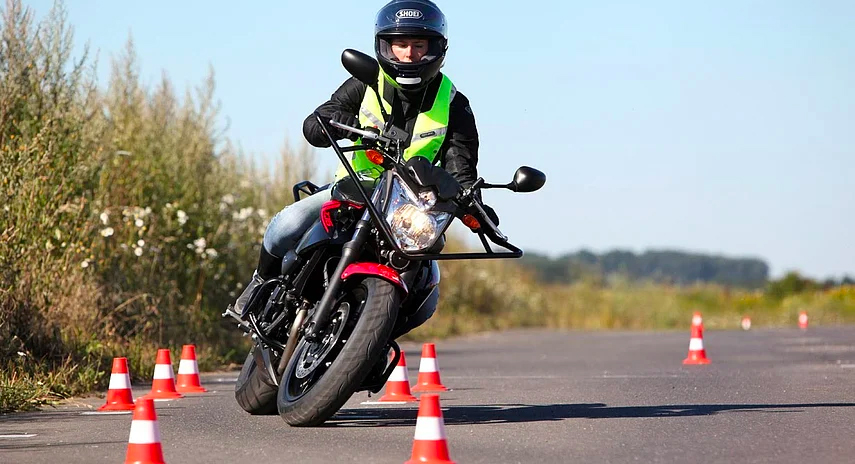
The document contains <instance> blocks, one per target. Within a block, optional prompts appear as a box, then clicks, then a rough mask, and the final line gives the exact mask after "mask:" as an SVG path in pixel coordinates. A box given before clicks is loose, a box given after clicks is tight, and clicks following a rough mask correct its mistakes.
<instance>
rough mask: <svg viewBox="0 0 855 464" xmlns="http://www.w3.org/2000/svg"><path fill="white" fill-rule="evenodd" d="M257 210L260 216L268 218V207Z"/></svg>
mask: <svg viewBox="0 0 855 464" xmlns="http://www.w3.org/2000/svg"><path fill="white" fill-rule="evenodd" d="M257 212H258V216H259V217H261V218H267V210H266V209H260V210H258V211H257Z"/></svg>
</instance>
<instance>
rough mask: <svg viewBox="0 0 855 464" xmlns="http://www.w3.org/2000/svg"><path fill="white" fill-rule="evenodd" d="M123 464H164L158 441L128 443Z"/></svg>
mask: <svg viewBox="0 0 855 464" xmlns="http://www.w3.org/2000/svg"><path fill="white" fill-rule="evenodd" d="M125 456H126V457H125V464H166V463H165V462H164V460H163V448H162V447H161V444H160V443H149V444H138V443H128V452H127V454H126V455H125Z"/></svg>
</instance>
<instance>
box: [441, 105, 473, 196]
mask: <svg viewBox="0 0 855 464" xmlns="http://www.w3.org/2000/svg"><path fill="white" fill-rule="evenodd" d="M441 154H442V158H441V161H440V165H441V166H442V167H443V168H445V170H446V171H448V172H449V173H451V175H453V176H454V178H455V179H457V181H458V182H460V185H462V186H463V187H464V188H466V187H469V186H471V185H472V184H473V183H475V180H477V179H478V128H477V127H476V125H475V115H474V114H473V113H472V108H471V107H470V106H469V99H468V98H466V96H465V95H463V94H462V93H460V92H458V93H457V95H455V97H454V100H452V102H451V109H450V114H449V117H448V134H447V135H446V138H445V142H444V143H443V147H442V149H441Z"/></svg>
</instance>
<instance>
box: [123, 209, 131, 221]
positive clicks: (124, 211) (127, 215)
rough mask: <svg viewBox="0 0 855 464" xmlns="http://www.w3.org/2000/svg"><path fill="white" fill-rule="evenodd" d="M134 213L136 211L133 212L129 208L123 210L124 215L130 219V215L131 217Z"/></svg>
mask: <svg viewBox="0 0 855 464" xmlns="http://www.w3.org/2000/svg"><path fill="white" fill-rule="evenodd" d="M133 215H134V213H133V212H131V211H130V210H128V209H127V208H125V209H123V210H122V217H123V218H125V219H128V218H129V217H131V216H133Z"/></svg>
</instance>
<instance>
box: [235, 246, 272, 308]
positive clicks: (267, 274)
mask: <svg viewBox="0 0 855 464" xmlns="http://www.w3.org/2000/svg"><path fill="white" fill-rule="evenodd" d="M281 270H282V258H280V257H278V256H275V255H273V254H271V253H270V252H269V251H267V249H265V248H264V245H261V254H260V256H259V257H258V267H257V268H256V269H255V272H253V273H252V280H250V281H249V283H248V284H247V285H246V288H245V289H244V290H243V293H241V294H240V296H239V297H238V298H237V300H236V301H235V303H234V305H233V306H232V307H231V308H230V309H231V311H233V312H234V313H236V314H238V315H240V316H241V319H243V318H244V317H245V316H246V314H245V313H244V310H245V309H246V305H247V303H249V300H250V298H252V295H253V293H255V290H256V289H257V288H258V286H259V285H261V284H263V283H264V282H266V281H267V280H270V279H274V278H276V277H278V276H279V274H280V272H281Z"/></svg>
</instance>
